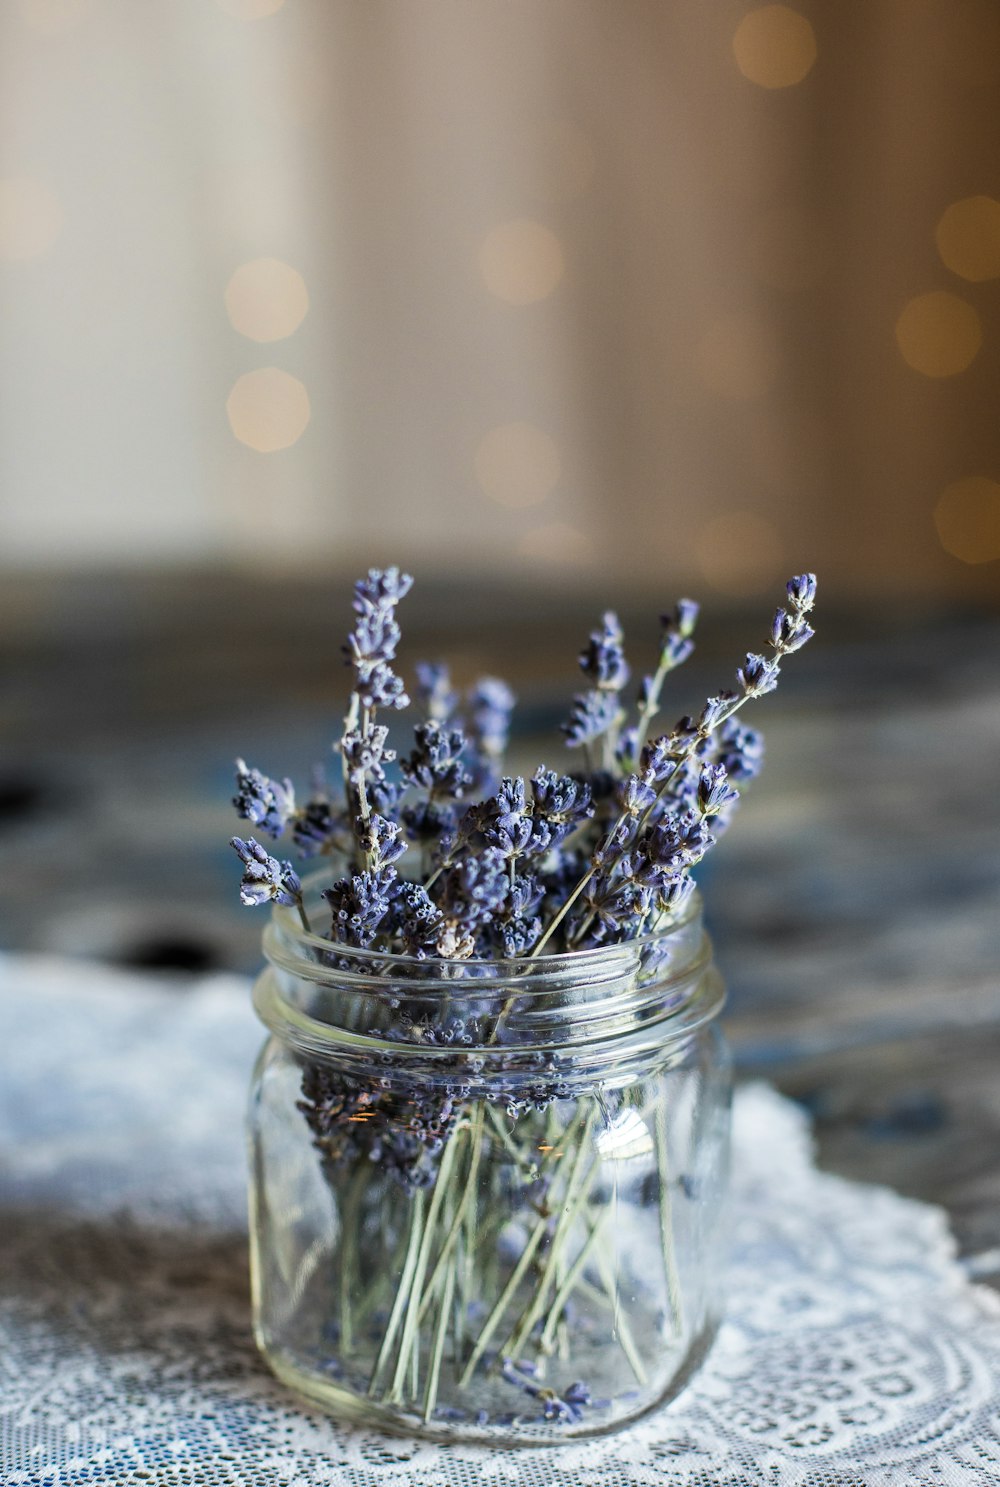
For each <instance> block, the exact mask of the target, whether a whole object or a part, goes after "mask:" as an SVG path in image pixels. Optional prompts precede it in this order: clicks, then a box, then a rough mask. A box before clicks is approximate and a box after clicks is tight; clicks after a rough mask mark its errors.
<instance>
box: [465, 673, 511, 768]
mask: <svg viewBox="0 0 1000 1487" xmlns="http://www.w3.org/2000/svg"><path fill="white" fill-rule="evenodd" d="M514 701H515V698H514V694H513V692H512V691H511V690H510V688H509V687H508V685H507V683H506V682H503V681H500V679H499V678H498V677H495V676H481V677H480V678H479V680H478V681H477V682H476V683H475V685H474V686H473V687H472V689H471V691H470V692H469V720H470V726H471V731H472V737H473V740H474V741H475V744H476V748H477V749H478V751H479V752H480V753H482V754H485V755H486V757H487V758H489V759H494V760H496V759H499V758H501V757H502V755H503V752H504V750H505V749H506V747H507V738H508V735H509V733H510V716H511V713H512V712H513V710H514Z"/></svg>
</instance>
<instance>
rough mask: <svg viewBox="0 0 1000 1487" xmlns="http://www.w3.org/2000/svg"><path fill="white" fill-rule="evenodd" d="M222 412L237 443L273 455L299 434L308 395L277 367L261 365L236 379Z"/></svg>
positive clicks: (306, 414)
mask: <svg viewBox="0 0 1000 1487" xmlns="http://www.w3.org/2000/svg"><path fill="white" fill-rule="evenodd" d="M226 412H227V414H228V415H229V424H230V427H231V428H232V431H233V433H234V434H235V435H236V437H237V439H239V441H240V443H241V444H246V445H248V446H249V448H251V449H256V450H258V451H259V452H260V453H261V454H273V453H274V452H275V451H276V450H278V449H288V448H289V446H290V445H292V444H294V443H295V442H296V440H297V439H300V438H301V437H302V435H303V433H304V432H305V429H306V426H307V424H308V423H309V417H310V412H311V410H310V407H309V394H308V392H307V391H306V389H305V386H304V384H303V383H301V382H300V381H299V379H298V378H297V377H293V376H292V375H291V373H290V372H285V371H282V369H281V368H280V367H261V368H259V370H257V371H255V372H246V373H245V374H244V375H243V376H242V377H240V378H239V379H238V380H237V382H236V383H235V384H234V386H233V390H232V392H231V393H230V394H229V397H228V398H227V399H226Z"/></svg>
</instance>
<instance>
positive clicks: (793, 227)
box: [747, 205, 830, 290]
mask: <svg viewBox="0 0 1000 1487" xmlns="http://www.w3.org/2000/svg"><path fill="white" fill-rule="evenodd" d="M747 256H748V258H749V260H750V267H751V268H752V269H753V272H754V275H755V277H756V278H757V279H759V280H760V282H761V283H762V284H767V285H769V286H770V287H771V288H772V289H786V290H799V289H811V288H812V287H813V285H814V284H818V283H819V281H820V279H821V278H822V277H823V275H824V274H825V273H826V271H827V269H828V268H829V266H830V244H829V240H828V239H827V238H826V237H825V236H824V235H823V234H822V233H821V231H820V226H819V223H818V222H817V221H816V220H815V218H813V217H810V216H807V215H806V213H805V212H803V211H802V209H801V208H800V207H797V206H791V205H782V206H776V207H769V208H767V209H766V210H765V211H763V212H761V214H760V215H759V216H758V217H757V218H756V220H755V221H754V223H753V225H752V226H751V228H750V231H749V233H748V235H747Z"/></svg>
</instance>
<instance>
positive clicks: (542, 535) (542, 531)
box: [517, 521, 594, 568]
mask: <svg viewBox="0 0 1000 1487" xmlns="http://www.w3.org/2000/svg"><path fill="white" fill-rule="evenodd" d="M517 550H518V552H519V553H520V554H521V556H522V557H525V558H530V559H531V560H532V562H536V563H544V564H545V565H546V566H548V567H551V568H579V567H581V566H583V565H585V564H586V563H588V562H589V561H590V560H591V559H592V558H593V556H594V544H593V542H592V541H591V539H590V538H589V537H588V536H587V534H586V532H582V531H581V530H580V528H579V527H574V526H571V525H570V523H569V522H565V521H551V522H546V523H545V525H544V526H541V527H532V528H531V529H530V531H527V532H522V534H521V536H520V538H519V539H518V544H517Z"/></svg>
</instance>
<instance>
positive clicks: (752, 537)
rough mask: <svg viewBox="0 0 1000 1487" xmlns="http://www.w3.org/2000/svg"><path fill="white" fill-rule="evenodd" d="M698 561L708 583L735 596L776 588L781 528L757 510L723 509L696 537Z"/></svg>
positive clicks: (740, 596)
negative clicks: (779, 530) (779, 529)
mask: <svg viewBox="0 0 1000 1487" xmlns="http://www.w3.org/2000/svg"><path fill="white" fill-rule="evenodd" d="M695 551H696V554H697V558H698V564H699V566H700V568H701V571H702V573H704V575H705V577H706V579H707V580H708V582H709V583H710V584H711V585H712V587H713V588H715V589H718V590H719V592H720V593H723V594H729V595H731V596H732V597H733V598H734V599H740V598H744V597H750V596H751V595H753V594H760V593H764V592H765V591H766V590H767V589H770V588H773V586H774V584H775V582H776V580H777V579H778V578H779V577H780V575H781V571H782V561H783V560H782V548H781V539H780V537H779V535H778V529H777V528H776V526H775V525H774V523H773V522H771V521H768V519H767V518H766V517H764V516H760V515H758V513H757V512H756V511H724V512H722V514H721V515H719V516H716V517H713V519H712V520H711V521H710V522H708V523H707V524H706V525H705V526H704V527H702V529H701V531H700V532H699V533H698V536H697V538H696V540H695Z"/></svg>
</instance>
